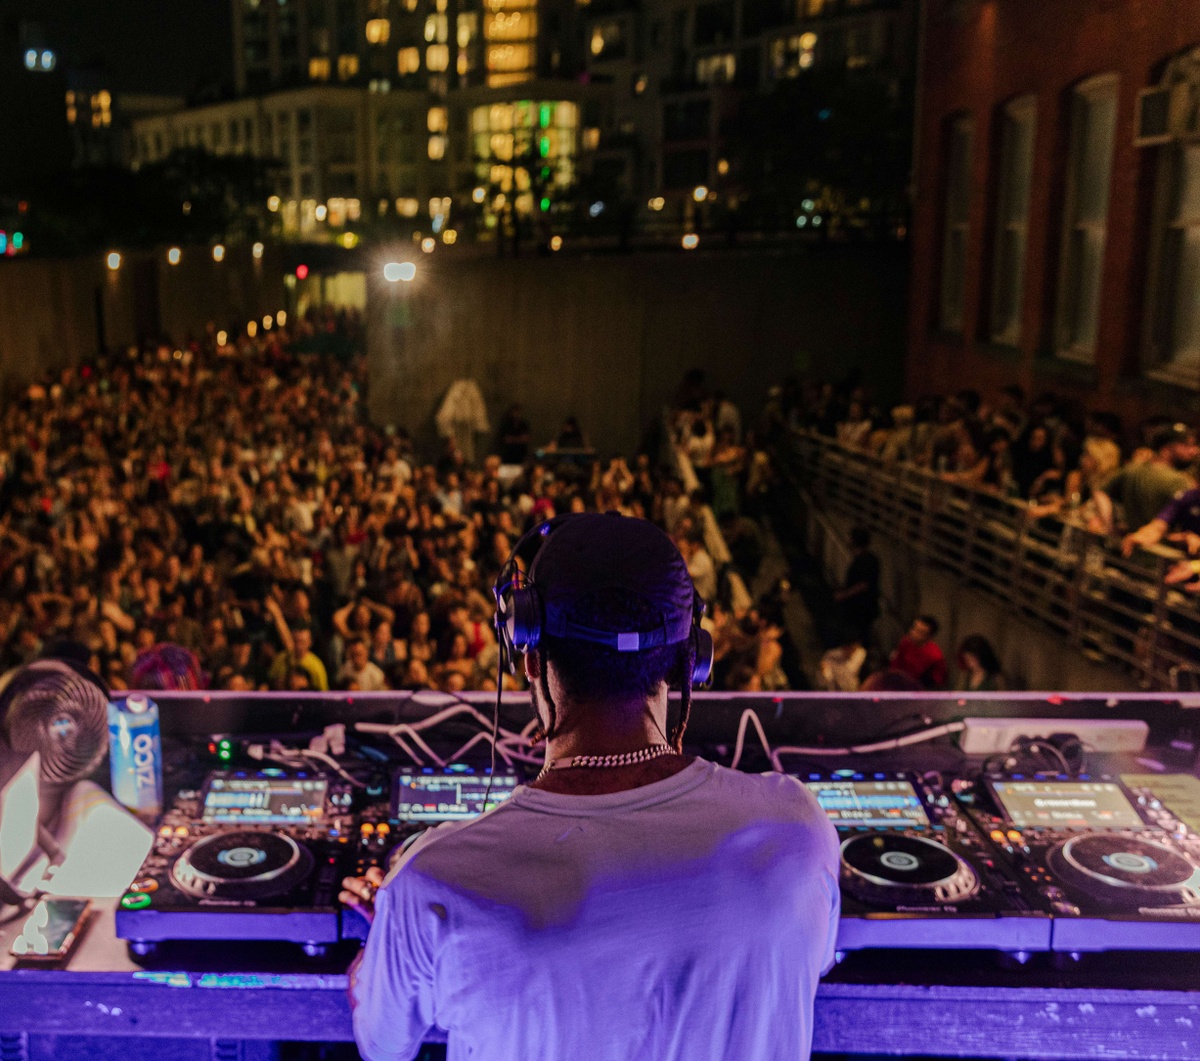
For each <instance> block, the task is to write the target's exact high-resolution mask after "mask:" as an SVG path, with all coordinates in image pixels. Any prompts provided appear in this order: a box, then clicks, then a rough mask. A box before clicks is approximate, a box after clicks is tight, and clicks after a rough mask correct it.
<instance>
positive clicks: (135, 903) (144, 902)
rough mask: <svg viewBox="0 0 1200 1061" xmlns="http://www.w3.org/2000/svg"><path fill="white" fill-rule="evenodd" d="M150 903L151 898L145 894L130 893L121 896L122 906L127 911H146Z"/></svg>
mask: <svg viewBox="0 0 1200 1061" xmlns="http://www.w3.org/2000/svg"><path fill="white" fill-rule="evenodd" d="M150 902H151V899H150V896H148V895H146V894H145V893H143V892H130V893H129V894H127V895H123V896H121V906H122V908H123V909H125V910H144V909H145V908H146V907H147V906H149V905H150Z"/></svg>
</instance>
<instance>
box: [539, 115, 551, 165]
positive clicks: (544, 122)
mask: <svg viewBox="0 0 1200 1061" xmlns="http://www.w3.org/2000/svg"><path fill="white" fill-rule="evenodd" d="M553 120H554V107H553V106H552V105H551V104H549V103H543V104H542V105H541V107H540V108H539V109H538V124H539V125H540V126H541V127H542V128H543V129H545V128H547V127H548V126H549V125H550V123H551V122H552V121H553ZM545 153H546V152H544V151H543V152H542V154H543V155H544V154H545Z"/></svg>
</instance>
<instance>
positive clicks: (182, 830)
mask: <svg viewBox="0 0 1200 1061" xmlns="http://www.w3.org/2000/svg"><path fill="white" fill-rule="evenodd" d="M187 834H188V827H187V826H186V825H177V826H175V835H176V836H187Z"/></svg>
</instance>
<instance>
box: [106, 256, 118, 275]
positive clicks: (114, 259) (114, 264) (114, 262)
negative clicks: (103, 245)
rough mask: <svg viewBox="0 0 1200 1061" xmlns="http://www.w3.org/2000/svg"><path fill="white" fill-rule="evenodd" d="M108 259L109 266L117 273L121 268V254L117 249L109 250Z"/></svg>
mask: <svg viewBox="0 0 1200 1061" xmlns="http://www.w3.org/2000/svg"><path fill="white" fill-rule="evenodd" d="M107 260H108V267H109V268H110V269H111V270H112V271H113V272H114V273H115V272H116V271H117V270H118V269H120V268H121V255H120V254H118V253H117V252H116V251H109V253H108V259H107Z"/></svg>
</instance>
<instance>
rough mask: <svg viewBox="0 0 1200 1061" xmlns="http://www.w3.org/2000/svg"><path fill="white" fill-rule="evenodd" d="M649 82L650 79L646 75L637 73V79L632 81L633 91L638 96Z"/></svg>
mask: <svg viewBox="0 0 1200 1061" xmlns="http://www.w3.org/2000/svg"><path fill="white" fill-rule="evenodd" d="M649 84H650V81H649V79H648V78H647V77H646V75H645V74H641V75H639V77H638V79H637V80H636V81H635V82H634V83H633V91H634V92H635V93H636V94H637V95H639V96H640V95H641V94H642V93H643V92H645V91H646V86H647V85H649Z"/></svg>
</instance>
